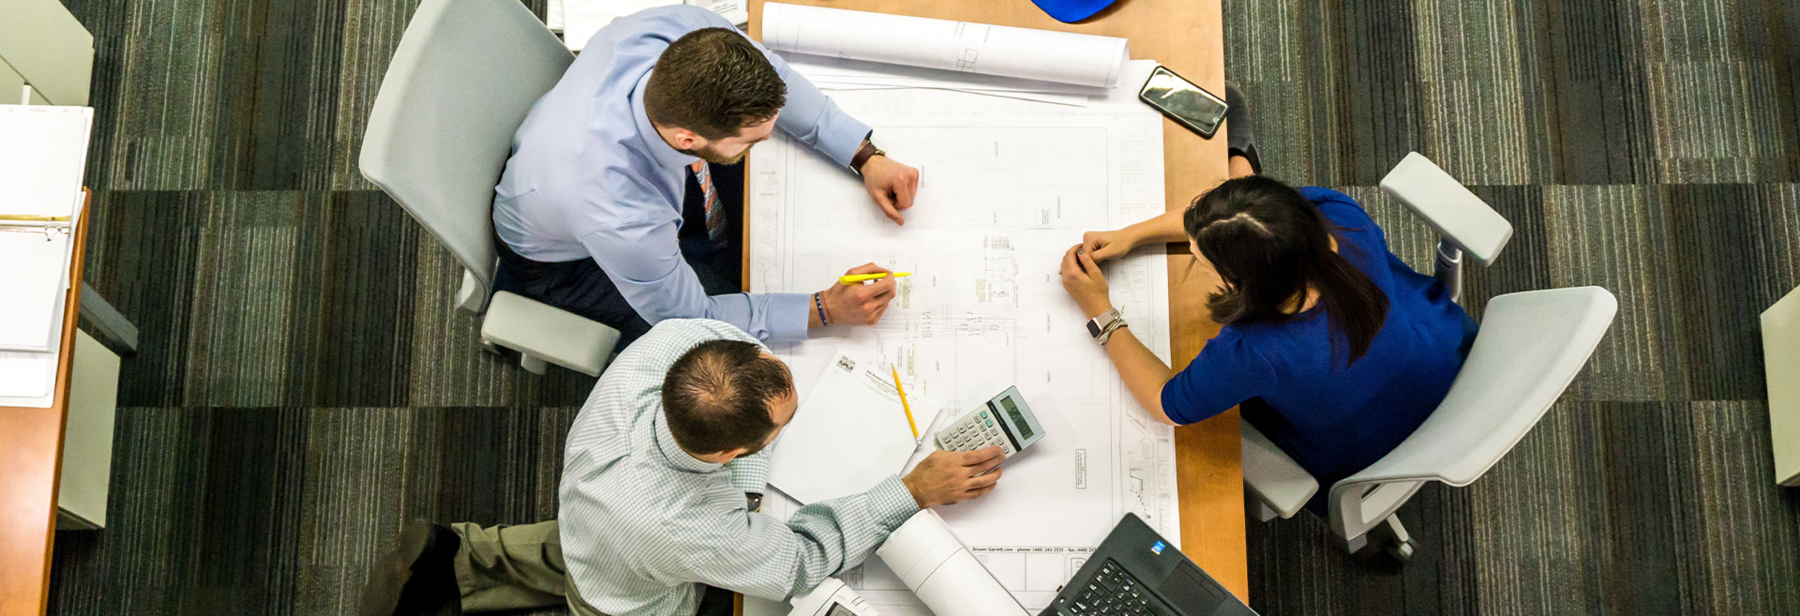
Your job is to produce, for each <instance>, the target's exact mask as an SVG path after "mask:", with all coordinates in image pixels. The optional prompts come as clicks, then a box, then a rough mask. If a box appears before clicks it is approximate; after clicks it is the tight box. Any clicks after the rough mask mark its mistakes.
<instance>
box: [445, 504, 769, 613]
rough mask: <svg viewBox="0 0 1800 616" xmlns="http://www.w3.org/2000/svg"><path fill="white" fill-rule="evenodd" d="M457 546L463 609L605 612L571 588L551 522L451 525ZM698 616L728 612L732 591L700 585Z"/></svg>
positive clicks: (733, 603)
mask: <svg viewBox="0 0 1800 616" xmlns="http://www.w3.org/2000/svg"><path fill="white" fill-rule="evenodd" d="M450 529H451V530H453V531H456V536H457V538H459V539H461V540H462V547H459V548H457V549H456V586H457V588H458V589H459V590H461V591H462V610H463V611H465V612H488V611H496V610H521V609H530V608H539V607H551V606H556V605H563V604H564V603H567V604H568V606H569V613H570V614H573V615H574V616H606V614H603V613H601V612H600V610H597V609H594V606H592V605H588V602H586V601H583V600H581V595H580V594H577V593H576V591H575V579H574V578H572V577H570V576H569V569H568V568H567V567H565V566H563V555H562V539H561V537H560V536H559V535H558V534H557V525H556V522H555V521H550V522H538V523H536V524H526V525H524V526H507V525H504V524H502V525H499V526H490V527H488V528H482V527H481V525H480V524H475V523H473V522H461V523H457V524H451V525H450ZM703 588H704V592H703V593H702V595H701V597H700V606H699V610H698V616H730V615H731V614H732V613H733V612H734V608H735V603H736V597H735V596H734V595H733V594H732V593H731V591H727V590H721V589H718V588H712V587H708V586H703Z"/></svg>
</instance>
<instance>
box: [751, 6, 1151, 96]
mask: <svg viewBox="0 0 1800 616" xmlns="http://www.w3.org/2000/svg"><path fill="white" fill-rule="evenodd" d="M762 33H763V44H764V45H767V46H768V47H769V48H770V49H773V50H776V51H782V52H792V53H800V54H808V55H818V56H826V57H832V58H849V59H852V60H866V61H870V62H881V63H886V64H899V65H905V66H918V67H924V68H930V69H939V70H945V71H956V72H964V73H980V74H984V75H999V76H1002V77H1016V78H1020V79H1030V80H1036V81H1049V82H1056V83H1072V84H1077V85H1084V86H1092V87H1102V88H1111V87H1113V86H1116V85H1118V83H1119V77H1120V75H1122V74H1123V72H1124V71H1123V67H1124V64H1125V61H1126V60H1128V59H1129V58H1130V54H1131V52H1130V48H1129V46H1128V44H1127V43H1126V40H1125V39H1122V38H1115V37H1109V36H1094V35H1091V34H1073V33H1068V32H1054V31H1050V30H1034V29H1030V28H1013V27H1008V26H994V25H988V24H977V23H970V22H959V21H948V20H943V19H927V18H924V17H908V16H904V15H887V14H882V13H867V12H862V11H848V10H843V9H827V8H818V7H804V6H795V5H791V4H781V3H775V2H771V3H768V4H764V5H763V29H762Z"/></svg>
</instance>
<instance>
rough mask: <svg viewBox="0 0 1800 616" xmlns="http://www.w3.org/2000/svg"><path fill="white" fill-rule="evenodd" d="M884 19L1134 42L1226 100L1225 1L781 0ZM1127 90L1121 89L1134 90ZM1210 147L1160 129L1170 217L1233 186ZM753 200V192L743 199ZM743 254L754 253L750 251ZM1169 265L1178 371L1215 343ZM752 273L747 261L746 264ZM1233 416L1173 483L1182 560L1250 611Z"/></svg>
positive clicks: (757, 3)
mask: <svg viewBox="0 0 1800 616" xmlns="http://www.w3.org/2000/svg"><path fill="white" fill-rule="evenodd" d="M784 1H786V2H788V3H791V4H804V5H813V6H824V7H831V8H839V9H852V10H858V11H873V12H877V13H892V14H902V15H912V16H916V17H932V18H937V19H954V20H958V21H972V22H979V23H987V24H998V25H1005V26H1019V27H1025V28H1039V29H1044V30H1061V31H1064V32H1080V33H1084V34H1099V35H1105V36H1118V37H1124V38H1127V39H1129V40H1130V41H1131V57H1132V58H1133V59H1152V60H1156V61H1158V62H1160V63H1162V64H1163V65H1164V66H1167V67H1169V69H1170V70H1173V71H1175V72H1176V73H1179V74H1181V76H1183V77H1186V78H1188V79H1190V80H1192V81H1194V82H1195V83H1198V84H1199V85H1200V86H1201V87H1204V88H1206V89H1208V90H1210V91H1212V92H1216V93H1223V92H1225V40H1224V31H1223V30H1222V29H1221V27H1220V19H1221V17H1222V15H1221V13H1220V9H1219V0H1120V1H1119V3H1118V4H1115V5H1113V6H1111V7H1109V8H1107V9H1106V10H1104V11H1101V12H1100V13H1099V14H1098V15H1095V16H1094V17H1091V18H1088V19H1087V20H1086V21H1084V22H1082V23H1078V24H1065V23H1062V22H1059V21H1056V20H1055V19H1051V18H1050V16H1049V15H1046V14H1044V12H1043V11H1041V10H1039V9H1038V8H1037V5H1034V4H1032V3H1031V2H1030V1H1029V0H835V1H834V0H784ZM762 5H763V0H751V1H750V34H751V36H752V37H755V38H756V39H758V40H761V39H762ZM1137 85H1139V84H1123V85H1121V86H1120V87H1134V88H1135V87H1137ZM1220 131H1221V132H1220V133H1219V134H1218V135H1217V136H1216V137H1214V138H1213V139H1210V140H1207V139H1201V138H1200V136H1199V135H1195V134H1194V133H1192V132H1189V131H1188V130H1187V129H1185V128H1182V127H1181V126H1179V125H1177V124H1175V123H1174V122H1170V121H1168V120H1166V119H1165V120H1164V121H1163V164H1164V167H1165V175H1164V181H1165V182H1166V184H1165V187H1164V190H1165V194H1166V195H1167V197H1166V199H1167V207H1168V209H1171V210H1174V209H1182V208H1186V207H1187V204H1188V202H1189V201H1191V200H1192V199H1193V198H1194V197H1196V196H1198V195H1199V194H1200V192H1201V191H1203V190H1206V189H1208V188H1211V187H1213V186H1216V185H1218V184H1219V183H1220V182H1223V181H1224V180H1225V178H1226V163H1225V160H1226V156H1225V133H1224V132H1223V131H1224V129H1220ZM745 192H746V194H748V192H749V191H748V190H746V191H745ZM745 245H746V247H747V246H748V245H749V243H748V242H745ZM1174 253H1175V254H1172V255H1171V256H1170V257H1169V320H1170V325H1171V338H1172V339H1171V340H1170V342H1171V345H1170V350H1171V351H1172V352H1173V354H1174V360H1175V368H1176V369H1178V370H1179V369H1180V368H1182V367H1184V366H1186V365H1187V363H1188V362H1189V361H1192V360H1193V359H1194V356H1195V355H1198V354H1199V353H1200V347H1201V346H1203V345H1205V344H1206V340H1208V339H1211V338H1212V337H1213V336H1215V335H1218V333H1219V326H1218V325H1216V324H1214V323H1213V322H1212V319H1210V318H1209V316H1208V313H1207V310H1206V306H1205V304H1204V301H1203V300H1204V296H1203V295H1202V291H1201V285H1200V281H1199V280H1198V277H1197V276H1189V275H1188V272H1189V266H1190V264H1191V263H1192V262H1193V259H1192V258H1191V257H1189V256H1187V253H1186V248H1185V247H1180V248H1177V249H1175V251H1174ZM744 263H745V265H746V267H747V266H748V265H749V259H745V260H744ZM1239 439H1240V437H1239V434H1238V413H1237V410H1236V409H1233V410H1231V411H1230V412H1227V413H1225V414H1223V415H1220V416H1218V417H1214V418H1212V419H1209V420H1206V421H1204V422H1201V423H1199V424H1195V425H1192V426H1187V427H1183V428H1178V429H1176V431H1175V446H1176V461H1175V463H1176V481H1177V485H1178V488H1179V490H1180V493H1181V547H1182V552H1184V553H1186V554H1187V555H1188V556H1189V557H1190V558H1193V559H1194V561H1195V562H1196V563H1199V565H1200V566H1201V567H1204V568H1205V569H1206V571H1207V573H1210V574H1212V576H1213V577H1215V578H1218V580H1219V581H1220V582H1221V583H1223V584H1225V586H1226V587H1227V588H1230V589H1231V591H1232V592H1234V593H1236V594H1237V596H1238V597H1239V598H1241V599H1244V600H1245V601H1246V602H1248V601H1249V597H1250V581H1249V566H1248V564H1247V562H1246V561H1245V558H1246V555H1245V549H1246V547H1245V543H1244V483H1243V482H1244V473H1243V461H1242V458H1241V455H1242V454H1241V449H1240V440H1239Z"/></svg>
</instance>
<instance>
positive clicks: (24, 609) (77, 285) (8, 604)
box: [0, 192, 94, 616]
mask: <svg viewBox="0 0 1800 616" xmlns="http://www.w3.org/2000/svg"><path fill="white" fill-rule="evenodd" d="M93 198H94V195H93V193H91V192H90V193H88V195H87V204H86V205H83V206H82V208H81V220H80V221H79V222H78V224H76V225H75V237H74V240H75V250H74V251H75V258H74V262H73V263H72V264H70V266H69V268H70V269H69V281H70V286H69V299H68V303H67V304H66V305H65V306H64V308H63V332H62V358H61V359H60V360H59V361H58V362H57V366H56V397H55V400H54V402H53V403H52V404H51V405H50V408H44V409H33V408H14V407H0V469H4V470H0V616H26V615H30V616H37V615H38V614H43V613H44V608H45V603H46V601H48V600H49V595H50V546H51V543H52V541H54V540H55V537H56V485H57V480H58V478H59V477H60V473H61V472H62V444H63V425H64V423H65V422H66V421H67V419H68V404H69V371H70V368H71V366H73V365H74V357H75V325H76V323H78V322H79V321H80V320H81V319H80V318H79V317H78V316H77V315H78V314H80V312H81V293H80V289H81V263H82V252H83V248H84V247H85V246H86V245H87V217H88V210H89V209H91V208H90V207H89V206H91V205H93Z"/></svg>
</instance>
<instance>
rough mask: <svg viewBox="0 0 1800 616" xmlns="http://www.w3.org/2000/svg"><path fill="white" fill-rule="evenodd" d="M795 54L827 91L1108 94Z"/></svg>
mask: <svg viewBox="0 0 1800 616" xmlns="http://www.w3.org/2000/svg"><path fill="white" fill-rule="evenodd" d="M790 55H793V57H792V58H789V60H788V65H789V66H791V67H793V68H794V70H796V71H799V72H800V74H801V75H805V76H806V79H807V81H811V82H812V83H813V85H815V86H818V87H819V89H820V90H824V91H827V92H839V91H847V90H876V89H896V88H914V89H936V90H948V91H954V92H966V93H970V94H978V95H982V96H995V97H1001V98H1015V99H1020V100H1029V101H1038V102H1044V103H1054V104H1057V105H1068V106H1072V107H1085V106H1087V104H1088V98H1089V97H1090V96H1105V95H1106V89H1104V88H1089V87H1085V86H1073V85H1068V84H1059V83H1050V82H1046V81H1029V80H1024V79H1014V78H1011V77H994V76H992V75H975V74H970V73H946V72H944V71H937V70H932V69H924V68H918V67H913V66H898V65H893V64H876V63H873V62H860V61H856V60H845V59H841V58H826V57H823V56H808V55H800V54H790Z"/></svg>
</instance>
